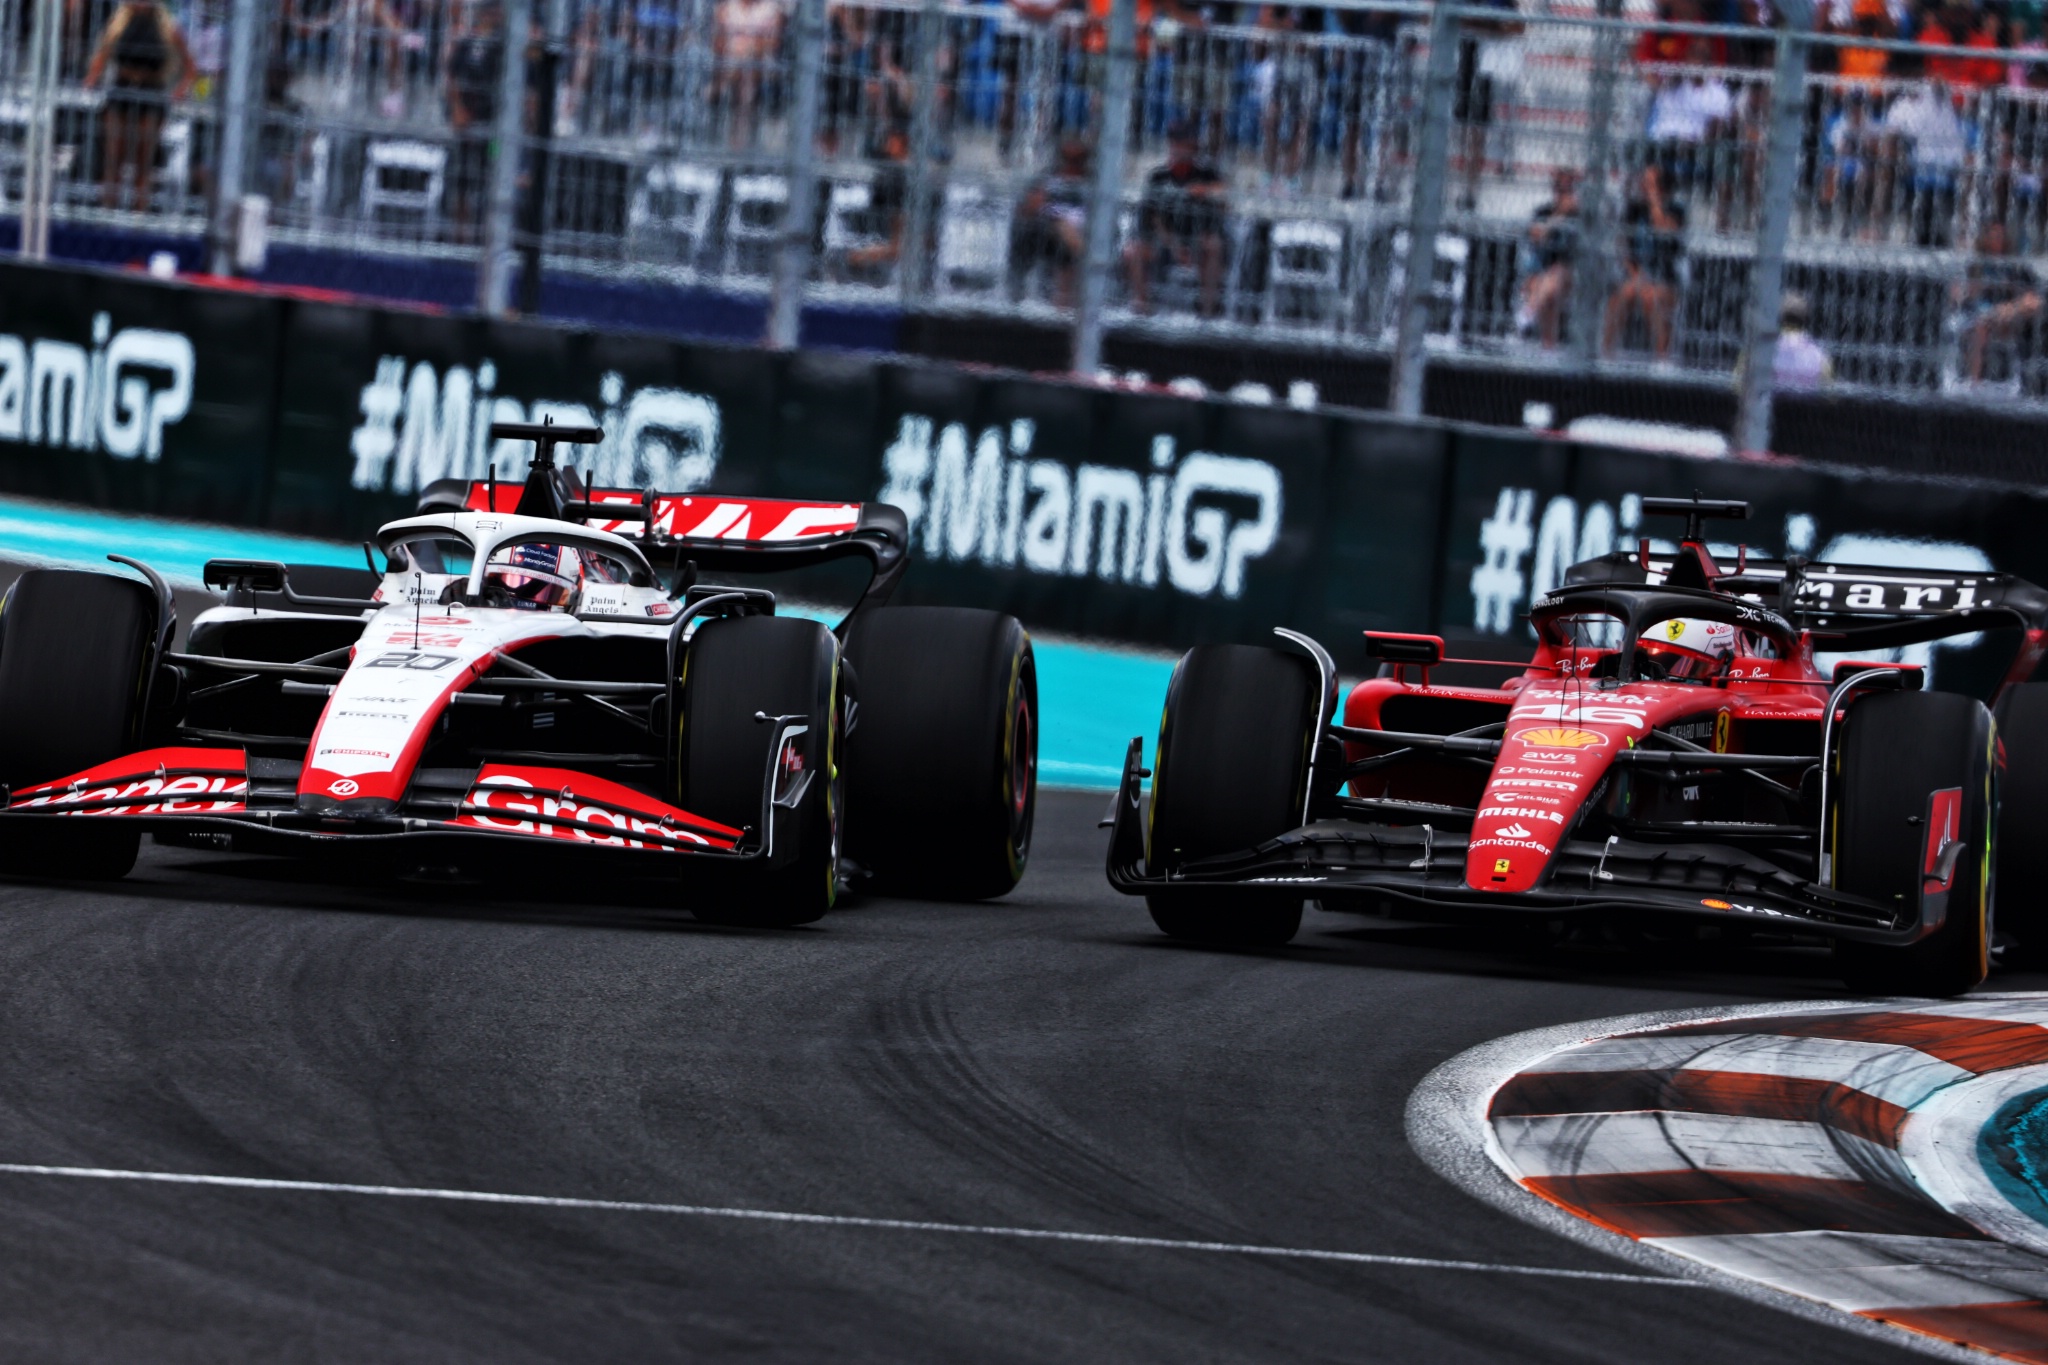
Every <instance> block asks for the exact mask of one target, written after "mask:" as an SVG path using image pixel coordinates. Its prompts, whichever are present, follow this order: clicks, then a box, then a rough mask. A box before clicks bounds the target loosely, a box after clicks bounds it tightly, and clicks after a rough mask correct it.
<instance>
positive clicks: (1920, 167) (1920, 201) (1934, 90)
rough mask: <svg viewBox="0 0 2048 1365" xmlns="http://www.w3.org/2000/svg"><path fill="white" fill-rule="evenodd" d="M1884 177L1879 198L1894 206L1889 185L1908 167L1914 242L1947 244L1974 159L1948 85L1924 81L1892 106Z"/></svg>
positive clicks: (1887, 117)
mask: <svg viewBox="0 0 2048 1365" xmlns="http://www.w3.org/2000/svg"><path fill="white" fill-rule="evenodd" d="M1883 129H1884V134H1885V138H1884V179H1883V182H1882V183H1881V184H1880V188H1879V192H1878V199H1879V202H1881V203H1889V202H1891V193H1890V191H1891V182H1892V181H1893V180H1894V179H1895V178H1896V177H1897V176H1898V174H1899V168H1900V166H1901V164H1902V163H1903V164H1904V168H1905V179H1906V182H1907V190H1908V193H1909V195H1910V201H1909V211H1910V214H1911V219H1912V229H1913V240H1914V241H1915V242H1917V243H1918V244H1919V245H1921V246H1942V247H1945V246H1947V245H1948V244H1949V241H1950V239H1951V234H1952V232H1953V230H1954V224H1955V216H1956V195H1957V187H1958V184H1959V182H1960V180H1961V178H1962V174H1963V166H1964V163H1965V162H1967V161H1968V160H1969V156H1970V133H1969V129H1968V128H1967V127H1965V126H1964V124H1963V121H1962V119H1960V118H1958V117H1957V116H1956V106H1955V99H1954V97H1953V96H1951V95H1950V93H1949V89H1948V87H1947V85H1945V84H1944V83H1943V82H1941V81H1938V80H1930V81H1923V82H1921V83H1920V84H1919V85H1917V86H1915V87H1914V88H1913V89H1912V90H1911V91H1909V92H1908V93H1906V94H1904V95H1901V96H1900V97H1899V98H1898V99H1897V100H1896V101H1894V102H1893V104H1892V107H1891V108H1890V109H1889V110H1887V111H1886V113H1885V116H1884V123H1883Z"/></svg>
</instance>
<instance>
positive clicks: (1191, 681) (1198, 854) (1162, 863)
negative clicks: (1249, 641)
mask: <svg viewBox="0 0 2048 1365" xmlns="http://www.w3.org/2000/svg"><path fill="white" fill-rule="evenodd" d="M1316 700H1317V699H1316V671H1315V668H1314V667H1313V666H1312V665H1311V664H1310V663H1309V661H1308V660H1306V659H1303V658H1299V657H1297V656H1295V655H1292V654H1284V653H1282V652H1281V651H1279V650H1277V649H1267V648H1263V647H1260V646H1255V645H1199V646H1197V647H1196V648H1194V649H1191V650H1189V651H1188V652H1187V653H1186V654H1184V655H1182V656H1181V660H1180V663H1179V664H1178V665H1177V666H1176V667H1175V668H1174V670H1173V681H1172V683H1171V684H1169V685H1168V687H1167V690H1166V710H1165V713H1164V714H1163V715H1162V716H1161V718H1160V722H1159V748H1158V750H1157V751H1156V754H1155V756H1154V758H1153V762H1152V815H1151V824H1150V831H1149V833H1150V840H1149V842H1148V844H1147V846H1146V858H1145V861H1146V866H1147V868H1148V869H1149V870H1150V871H1151V872H1153V873H1155V874H1156V873H1158V872H1160V871H1162V870H1164V869H1168V868H1173V867H1177V866H1180V865H1182V864H1184V863H1188V862H1191V861H1193V860H1195V859H1197V858H1207V857H1213V856H1215V855H1217V854H1222V853H1235V852H1238V851H1240V850H1244V849H1249V848H1251V847H1252V846H1253V845H1255V844H1259V843H1263V842H1265V841H1266V840H1268V839H1271V838H1273V837H1275V836H1277V835H1281V834H1285V833H1286V832H1287V831H1288V830H1291V829H1294V828H1296V827H1298V826H1299V825H1300V824H1301V811H1302V801H1303V799H1304V797H1305V795H1306V793H1307V784H1308V767H1309V754H1310V752H1311V747H1312V745H1313V743H1314V739H1315V736H1314V729H1315V719H1316ZM1216 897H1217V898H1216V900H1215V901H1213V902H1189V901H1183V900H1180V899H1178V898H1173V899H1169V898H1167V897H1164V896H1156V895H1155V896H1148V897H1146V903H1147V905H1148V906H1149V907H1150V909H1151V911H1152V921H1153V923H1155V924H1157V925H1158V926H1159V927H1160V928H1161V929H1163V930H1164V931H1166V932H1167V933H1168V934H1171V935H1172V936H1173V937H1175V938H1184V939H1192V940H1195V941H1197V942H1202V943H1223V944H1233V945H1238V946H1244V947H1271V946H1277V945H1279V944H1282V943H1286V942H1287V941H1289V940H1290V939H1292V938H1293V937H1294V936H1295V934H1296V933H1297V932H1299V931H1300V929H1301V905H1302V898H1301V897H1300V896H1290V895H1286V894H1284V893H1283V894H1279V895H1275V894H1273V893H1271V892H1264V891H1251V890H1236V889H1231V890H1222V889H1219V890H1218V891H1217V892H1216Z"/></svg>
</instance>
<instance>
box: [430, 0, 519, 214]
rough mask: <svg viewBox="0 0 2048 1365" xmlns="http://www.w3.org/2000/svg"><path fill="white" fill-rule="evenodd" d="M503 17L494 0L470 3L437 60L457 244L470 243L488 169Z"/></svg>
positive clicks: (494, 118) (501, 52)
mask: <svg viewBox="0 0 2048 1365" xmlns="http://www.w3.org/2000/svg"><path fill="white" fill-rule="evenodd" d="M504 29H505V16H504V13H503V12H502V11H501V10H500V9H499V8H498V4H497V0H470V2H469V4H468V6H467V9H466V10H465V11H464V12H462V13H461V14H459V15H458V16H457V19H456V23H455V26H454V27H453V28H451V29H450V30H449V34H448V50H447V52H446V53H445V54H444V56H443V58H442V62H441V69H442V70H443V71H445V72H446V73H447V77H446V87H445V92H446V97H447V101H448V125H449V127H450V128H452V129H453V130H454V133H455V173H454V175H453V176H452V177H450V184H449V190H450V193H451V194H452V196H453V199H454V207H453V211H452V213H451V214H450V216H451V217H452V218H453V219H454V223H455V236H456V240H458V241H473V240H475V236H476V230H477V226H478V221H477V220H478V218H479V217H480V213H479V210H480V208H481V206H482V203H483V195H484V193H485V184H484V182H485V179H486V177H487V175H488V173H489V170H490V162H491V134H492V131H493V128H494V126H495V124H496V122H497V118H498V79H499V69H500V68H501V67H502V66H503V64H504V50H505V32H504Z"/></svg>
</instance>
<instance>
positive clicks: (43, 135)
mask: <svg viewBox="0 0 2048 1365" xmlns="http://www.w3.org/2000/svg"><path fill="white" fill-rule="evenodd" d="M32 3H34V4H35V7H36V10H35V15H34V18H33V19H32V21H31V23H30V35H29V114H28V138H27V142H28V146H27V147H26V148H24V149H23V158H22V159H23V165H22V177H21V247H20V254H21V258H22V259H23V260H27V261H42V260H48V259H49V255H50V205H51V202H52V201H53V200H54V199H55V198H56V193H57V186H56V174H57V172H56V136H55V134H56V116H57V51H58V48H59V46H60V44H61V42H62V33H63V25H64V19H63V11H62V8H61V0H32Z"/></svg>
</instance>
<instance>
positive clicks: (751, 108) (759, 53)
mask: <svg viewBox="0 0 2048 1365" xmlns="http://www.w3.org/2000/svg"><path fill="white" fill-rule="evenodd" d="M782 18H783V15H782V5H781V4H780V3H779V0H718V8H717V10H716V11H714V13H713V16H712V31H711V51H712V57H713V60H714V61H715V62H716V66H715V68H714V70H715V74H714V76H713V78H712V90H713V98H714V99H716V100H718V101H719V102H721V103H722V104H723V105H724V106H725V116H726V120H727V123H726V129H727V137H728V140H729V142H730V143H731V145H732V146H734V147H744V146H747V145H748V144H750V143H751V142H752V141H753V138H754V115H755V110H756V109H757V108H758V106H759V105H760V102H761V86H762V84H763V82H764V80H765V78H766V75H767V72H768V69H769V67H770V65H772V64H773V62H774V60H775V54H776V52H777V51H778V50H779V49H780V48H781V46H782Z"/></svg>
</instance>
